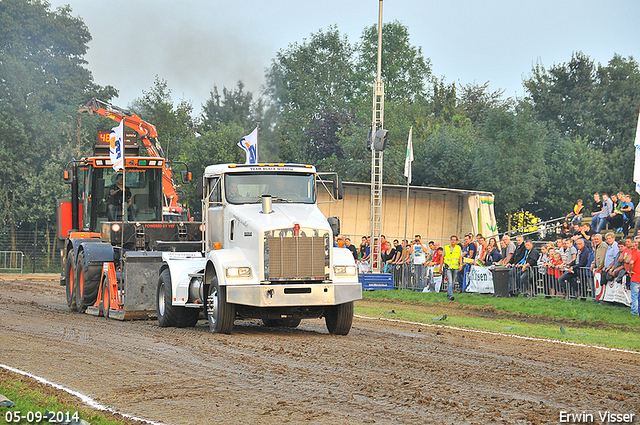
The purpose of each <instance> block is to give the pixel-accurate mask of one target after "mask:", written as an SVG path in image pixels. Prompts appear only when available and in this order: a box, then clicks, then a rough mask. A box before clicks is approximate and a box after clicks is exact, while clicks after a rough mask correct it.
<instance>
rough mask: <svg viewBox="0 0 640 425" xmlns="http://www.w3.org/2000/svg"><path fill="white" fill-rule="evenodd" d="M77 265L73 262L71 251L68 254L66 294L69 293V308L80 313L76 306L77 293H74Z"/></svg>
mask: <svg viewBox="0 0 640 425" xmlns="http://www.w3.org/2000/svg"><path fill="white" fill-rule="evenodd" d="M74 271H75V264H74V261H73V253H72V252H71V251H69V252H68V253H67V262H66V264H65V271H64V276H65V292H66V293H67V306H68V307H69V310H71V311H78V305H77V304H76V293H75V292H74V291H73V289H74V286H75V280H74V274H75V273H74Z"/></svg>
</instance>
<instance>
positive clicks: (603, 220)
mask: <svg viewBox="0 0 640 425" xmlns="http://www.w3.org/2000/svg"><path fill="white" fill-rule="evenodd" d="M611 214H613V201H611V199H609V195H607V194H606V193H603V194H602V210H601V211H600V213H599V214H598V215H597V217H598V224H597V226H596V233H600V232H601V231H602V229H604V226H605V224H607V220H608V219H609V217H610V216H611ZM592 227H593V226H592Z"/></svg>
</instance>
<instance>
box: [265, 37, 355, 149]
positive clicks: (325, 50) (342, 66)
mask: <svg viewBox="0 0 640 425" xmlns="http://www.w3.org/2000/svg"><path fill="white" fill-rule="evenodd" d="M353 53H354V47H353V46H352V45H351V44H350V43H349V41H348V40H347V37H346V36H343V35H342V34H340V32H339V31H338V29H337V28H336V27H335V26H334V27H329V29H328V30H327V31H323V30H320V31H318V32H317V33H315V34H311V37H310V38H309V39H308V40H307V39H304V40H303V42H302V43H301V44H298V43H294V44H290V45H289V47H288V48H287V49H285V50H281V51H279V52H278V53H277V54H276V58H275V59H274V60H273V62H272V64H271V67H270V68H269V69H268V70H267V73H266V80H267V84H266V90H265V94H266V95H267V96H268V97H269V98H270V100H271V103H272V105H273V106H274V107H275V108H276V110H277V111H278V114H279V120H278V121H277V123H276V130H275V131H276V134H277V135H278V136H279V140H278V142H279V144H278V155H279V156H280V158H281V159H282V160H284V161H292V162H309V160H310V159H311V158H309V156H308V155H307V153H308V152H310V150H309V148H308V146H309V141H308V140H307V138H306V129H307V126H308V125H309V123H311V122H312V121H314V120H317V119H320V118H321V116H322V115H323V114H333V113H339V111H343V110H346V111H351V110H352V109H351V108H352V106H353V105H352V101H353V100H354V98H355V96H356V93H357V85H356V84H355V74H354V72H353V68H354V59H353Z"/></svg>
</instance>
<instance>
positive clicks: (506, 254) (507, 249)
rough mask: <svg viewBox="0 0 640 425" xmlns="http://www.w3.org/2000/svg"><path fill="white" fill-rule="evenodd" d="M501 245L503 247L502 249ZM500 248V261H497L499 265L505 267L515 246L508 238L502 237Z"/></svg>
mask: <svg viewBox="0 0 640 425" xmlns="http://www.w3.org/2000/svg"><path fill="white" fill-rule="evenodd" d="M503 244H504V247H502V245H503ZM500 247H501V248H502V252H501V254H502V259H501V260H500V261H499V264H501V265H507V264H509V262H510V261H511V257H513V253H514V252H515V251H516V246H515V244H514V243H513V242H511V238H509V236H507V235H504V236H503V237H502V240H501V244H500Z"/></svg>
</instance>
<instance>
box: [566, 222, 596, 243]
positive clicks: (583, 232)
mask: <svg viewBox="0 0 640 425" xmlns="http://www.w3.org/2000/svg"><path fill="white" fill-rule="evenodd" d="M595 234H596V231H595V230H593V229H591V225H590V224H589V223H586V224H583V225H581V226H580V227H579V229H578V230H577V232H576V233H574V235H573V236H572V237H571V240H572V241H573V243H574V244H575V242H576V241H577V240H578V239H584V240H585V244H586V245H587V248H589V249H591V237H592V236H593V235H595Z"/></svg>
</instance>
